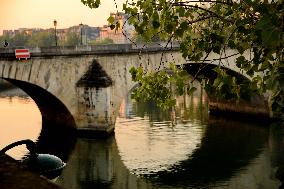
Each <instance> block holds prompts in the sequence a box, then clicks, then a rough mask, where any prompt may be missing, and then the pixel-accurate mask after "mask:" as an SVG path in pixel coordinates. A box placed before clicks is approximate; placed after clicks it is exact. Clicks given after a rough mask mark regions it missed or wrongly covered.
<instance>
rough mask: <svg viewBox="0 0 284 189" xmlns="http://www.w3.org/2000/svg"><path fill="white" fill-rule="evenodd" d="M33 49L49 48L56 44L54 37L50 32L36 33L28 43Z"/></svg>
mask: <svg viewBox="0 0 284 189" xmlns="http://www.w3.org/2000/svg"><path fill="white" fill-rule="evenodd" d="M26 44H27V45H28V46H31V47H48V46H52V45H53V44H54V36H53V34H51V33H50V32H47V31H40V32H37V33H34V34H33V35H32V36H31V38H30V39H29V40H28V41H27V43H26Z"/></svg>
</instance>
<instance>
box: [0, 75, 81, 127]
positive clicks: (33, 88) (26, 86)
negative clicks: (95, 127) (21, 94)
mask: <svg viewBox="0 0 284 189" xmlns="http://www.w3.org/2000/svg"><path fill="white" fill-rule="evenodd" d="M3 79H5V80H7V81H9V82H10V83H12V84H13V85H15V86H17V87H19V88H20V89H22V90H23V91H25V92H26V93H27V94H28V95H29V96H30V97H31V98H32V99H33V100H34V101H35V103H36V104H37V106H38V108H39V110H40V112H41V115H42V125H43V126H44V125H62V126H68V127H74V128H75V127H76V126H75V125H76V124H75V120H74V118H73V116H72V114H71V113H70V111H69V110H68V109H67V108H66V106H65V105H64V104H63V103H62V102H61V101H60V100H59V99H58V98H57V97H56V96H54V95H53V94H51V93H50V92H48V91H47V90H45V89H43V88H41V87H39V86H37V85H35V84H32V83H28V82H25V81H19V80H16V79H10V78H3Z"/></svg>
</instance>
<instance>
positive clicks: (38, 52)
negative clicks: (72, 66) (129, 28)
mask: <svg viewBox="0 0 284 189" xmlns="http://www.w3.org/2000/svg"><path fill="white" fill-rule="evenodd" d="M146 47H147V48H146ZM18 48H24V47H11V48H0V59H2V60H3V59H4V60H13V59H15V49H18ZM28 49H29V50H30V52H31V57H48V56H78V55H102V54H122V53H128V54H129V53H136V54H137V53H144V52H147V53H151V52H161V51H178V50H179V45H174V46H172V47H171V48H165V47H164V45H147V46H145V45H142V44H141V45H137V46H134V45H132V44H110V45H91V46H87V45H86V46H52V47H32V48H28Z"/></svg>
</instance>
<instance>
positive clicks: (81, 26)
mask: <svg viewBox="0 0 284 189" xmlns="http://www.w3.org/2000/svg"><path fill="white" fill-rule="evenodd" d="M79 26H80V32H81V45H83V33H82V28H83V24H82V22H81V24H79Z"/></svg>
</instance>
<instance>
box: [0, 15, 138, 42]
mask: <svg viewBox="0 0 284 189" xmlns="http://www.w3.org/2000/svg"><path fill="white" fill-rule="evenodd" d="M110 16H112V17H114V19H115V22H116V23H119V27H118V28H117V29H113V30H111V29H110V27H109V26H108V25H104V26H102V27H91V26H88V25H85V24H82V23H81V24H78V25H75V26H71V27H69V28H64V29H56V37H57V40H58V42H59V44H60V45H67V44H66V43H65V42H66V41H68V36H69V37H70V32H72V35H74V36H76V37H77V39H78V45H89V44H99V43H100V42H101V41H103V40H106V39H108V40H110V41H111V42H113V43H116V44H123V43H131V39H132V38H133V36H134V34H135V30H134V27H133V26H130V25H129V23H128V18H129V17H128V16H127V15H126V14H124V13H122V12H117V13H110ZM38 32H47V33H50V34H51V35H52V36H54V35H55V30H54V28H49V29H41V28H19V29H16V30H3V36H8V38H13V37H14V36H16V35H18V34H24V35H25V36H30V37H32V36H33V35H34V34H35V33H38ZM0 37H1V36H0ZM73 44H74V43H73Z"/></svg>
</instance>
